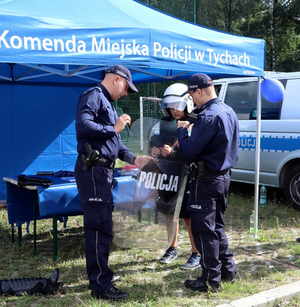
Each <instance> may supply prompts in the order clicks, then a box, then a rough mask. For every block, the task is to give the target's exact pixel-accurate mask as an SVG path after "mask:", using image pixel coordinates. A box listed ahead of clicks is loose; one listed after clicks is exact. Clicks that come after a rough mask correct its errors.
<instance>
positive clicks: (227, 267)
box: [189, 174, 236, 286]
mask: <svg viewBox="0 0 300 307" xmlns="http://www.w3.org/2000/svg"><path fill="white" fill-rule="evenodd" d="M229 185H230V176H229V174H226V175H220V176H217V177H215V176H212V177H209V176H206V177H205V178H204V177H203V178H198V179H196V180H194V181H193V183H192V185H191V194H190V197H191V198H190V201H189V210H190V213H191V228H192V233H193V236H194V240H195V244H196V247H197V249H198V251H199V252H200V253H201V266H202V276H201V277H200V279H201V280H203V281H205V282H206V281H208V283H209V284H211V285H213V286H216V285H219V284H220V282H221V273H222V274H230V273H234V272H235V271H236V265H235V262H234V260H233V254H232V252H230V251H229V249H228V239H227V236H226V234H225V231H224V212H225V210H226V207H227V196H228V190H229Z"/></svg>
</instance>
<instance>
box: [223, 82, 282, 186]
mask: <svg viewBox="0 0 300 307" xmlns="http://www.w3.org/2000/svg"><path fill="white" fill-rule="evenodd" d="M257 84H258V83H257V81H255V80H253V81H246V82H245V81H243V80H238V81H233V82H230V81H229V82H228V83H227V90H226V94H225V97H224V102H225V103H226V104H228V105H230V106H231V107H232V108H233V109H234V110H235V112H236V113H237V116H238V118H239V124H240V139H239V149H240V151H239V161H238V164H237V165H236V167H235V168H234V169H233V171H232V179H233V180H235V181H242V182H249V183H254V181H255V148H256V105H257ZM281 106H282V102H278V103H271V102H268V101H266V100H265V99H263V98H262V112H261V119H262V122H261V124H262V125H261V155H260V157H261V163H260V181H261V182H262V183H264V184H268V185H275V186H277V185H278V180H277V176H276V169H277V164H278V159H274V158H275V157H273V154H272V151H270V150H269V149H268V148H266V146H268V139H270V137H271V135H272V133H274V132H275V129H270V127H271V126H274V128H275V127H276V121H277V120H279V119H280V112H281ZM272 130H273V131H272ZM265 149H266V150H265Z"/></svg>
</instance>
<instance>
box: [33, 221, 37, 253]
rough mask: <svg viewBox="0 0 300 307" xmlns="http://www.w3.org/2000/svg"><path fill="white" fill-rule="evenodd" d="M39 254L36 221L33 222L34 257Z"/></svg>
mask: <svg viewBox="0 0 300 307" xmlns="http://www.w3.org/2000/svg"><path fill="white" fill-rule="evenodd" d="M36 254H37V250H36V219H34V220H33V255H36Z"/></svg>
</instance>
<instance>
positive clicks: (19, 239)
mask: <svg viewBox="0 0 300 307" xmlns="http://www.w3.org/2000/svg"><path fill="white" fill-rule="evenodd" d="M18 245H19V247H21V245H22V225H19V226H18Z"/></svg>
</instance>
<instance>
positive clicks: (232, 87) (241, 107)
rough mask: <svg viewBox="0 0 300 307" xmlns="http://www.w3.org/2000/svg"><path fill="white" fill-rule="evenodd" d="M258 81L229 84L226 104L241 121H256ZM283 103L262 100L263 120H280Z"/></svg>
mask: <svg viewBox="0 0 300 307" xmlns="http://www.w3.org/2000/svg"><path fill="white" fill-rule="evenodd" d="M256 100H257V81H251V82H238V83H229V84H228V86H227V91H226V96H225V103H226V104H228V105H230V106H231V107H232V108H233V109H234V111H235V112H236V114H237V116H238V118H239V119H256V103H257V102H256ZM281 106H282V101H280V102H277V103H273V102H269V101H267V100H266V99H264V98H262V112H261V118H262V119H279V118H280V111H281Z"/></svg>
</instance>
